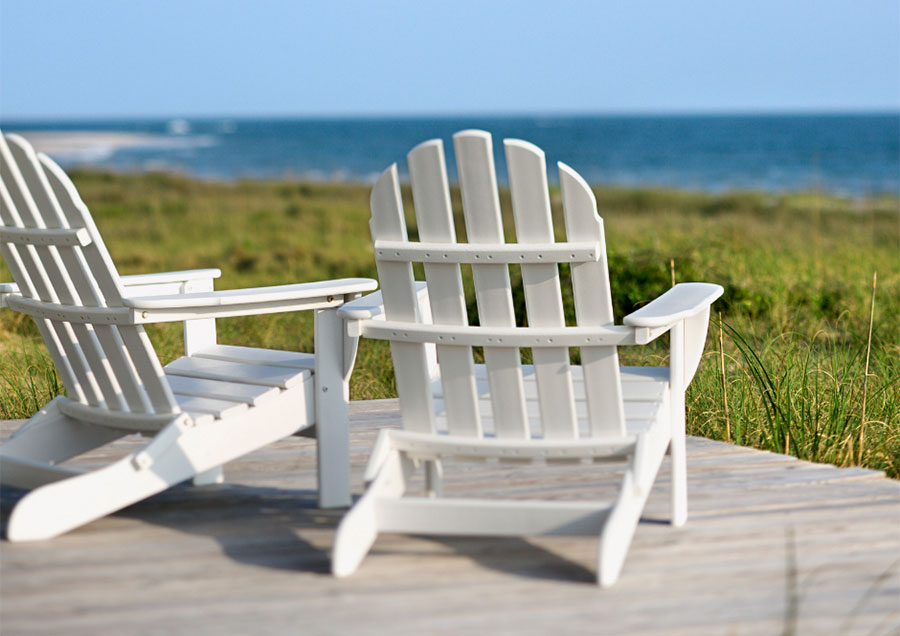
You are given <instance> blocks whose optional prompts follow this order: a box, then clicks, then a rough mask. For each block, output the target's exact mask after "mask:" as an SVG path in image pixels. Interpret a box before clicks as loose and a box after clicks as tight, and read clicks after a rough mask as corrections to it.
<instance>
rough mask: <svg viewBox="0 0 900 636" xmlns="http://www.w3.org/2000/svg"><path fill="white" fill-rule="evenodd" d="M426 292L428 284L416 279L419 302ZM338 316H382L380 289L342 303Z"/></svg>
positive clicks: (364, 318)
mask: <svg viewBox="0 0 900 636" xmlns="http://www.w3.org/2000/svg"><path fill="white" fill-rule="evenodd" d="M427 293H428V284H427V283H426V282H425V281H416V296H417V297H418V298H417V299H418V300H419V302H422V300H423V298H424V296H425V294H427ZM338 316H340V317H341V318H343V319H344V320H373V319H375V318H377V317H379V316H384V299H383V298H382V296H381V291H377V292H373V293H371V294H366V295H365V296H363V297H362V298H357V299H356V300H351V301H350V302H348V303H344V304H343V305H341V308H340V309H338Z"/></svg>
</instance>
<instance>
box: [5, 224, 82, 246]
mask: <svg viewBox="0 0 900 636" xmlns="http://www.w3.org/2000/svg"><path fill="white" fill-rule="evenodd" d="M0 242H8V243H16V244H18V245H29V244H31V245H53V246H55V247H75V246H80V247H84V246H85V245H89V244H90V242H91V235H90V233H89V232H88V231H87V230H86V229H84V228H78V229H74V230H70V229H48V230H29V229H24V228H12V227H8V228H2V229H0Z"/></svg>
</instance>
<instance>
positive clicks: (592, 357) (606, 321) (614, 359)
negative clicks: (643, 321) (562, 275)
mask: <svg viewBox="0 0 900 636" xmlns="http://www.w3.org/2000/svg"><path fill="white" fill-rule="evenodd" d="M559 180H560V187H561V189H562V199H563V211H564V214H565V223H566V234H567V235H568V238H569V239H570V240H572V239H576V238H577V239H578V240H586V239H587V240H594V241H596V242H597V243H598V244H599V245H600V246H601V247H600V251H599V253H598V258H597V261H596V262H593V263H577V264H573V265H572V290H573V295H574V298H575V318H576V321H577V323H578V326H580V327H590V326H597V327H603V326H610V325H612V324H613V311H612V294H611V292H610V288H609V270H608V269H607V264H606V240H605V237H604V234H603V220H602V219H601V218H600V217H599V215H598V214H597V201H596V199H595V198H594V193H593V192H592V191H591V189H590V187H589V186H588V184H587V183H585V182H584V179H582V178H581V177H580V176H579V175H578V173H576V172H575V171H574V170H572V169H571V168H569V167H568V166H567V165H565V164H563V163H560V164H559ZM581 366H582V370H583V373H584V383H585V389H586V395H587V401H588V413H589V419H590V423H591V432H592V434H594V435H604V434H607V435H624V434H625V410H624V406H623V404H622V389H621V381H620V378H619V355H618V352H617V351H616V348H615V347H583V348H582V349H581Z"/></svg>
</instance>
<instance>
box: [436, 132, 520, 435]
mask: <svg viewBox="0 0 900 636" xmlns="http://www.w3.org/2000/svg"><path fill="white" fill-rule="evenodd" d="M453 144H454V149H455V150H456V163H457V172H458V173H459V187H460V193H461V195H462V201H463V214H464V216H465V222H466V234H467V236H468V239H469V242H471V243H493V244H497V243H503V242H504V236H503V221H502V218H501V215H500V199H499V196H498V192H497V175H496V171H495V169H494V153H493V147H492V143H491V136H490V134H488V133H485V132H482V131H464V132H460V133H457V134H456V135H454V136H453ZM472 277H473V279H474V282H475V302H476V303H477V305H478V320H479V324H481V325H483V326H486V327H515V325H516V316H515V311H514V309H513V301H512V288H511V285H510V281H509V268H508V267H507V266H506V265H473V266H472ZM484 360H485V364H484V365H483V366H482V367H481V368H483V369H485V370H486V372H487V377H488V379H489V382H490V385H491V387H492V390H491V393H492V394H493V395H494V396H495V398H494V401H493V413H492V415H493V422H494V427H493V428H494V433H495V434H496V435H497V436H498V437H509V438H516V439H520V438H524V437H527V436H528V422H527V417H526V413H525V403H524V399H523V395H524V391H523V386H522V369H521V363H520V360H519V350H518V349H515V348H511V347H485V348H484ZM479 366H480V365H479ZM478 390H479V392H480V391H481V389H480V388H479V389H478Z"/></svg>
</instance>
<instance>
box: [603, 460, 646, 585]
mask: <svg viewBox="0 0 900 636" xmlns="http://www.w3.org/2000/svg"><path fill="white" fill-rule="evenodd" d="M646 500H647V494H646V492H642V491H639V490H638V489H637V488H636V485H635V481H634V477H633V476H632V473H631V472H630V471H629V472H627V473H625V478H624V480H623V482H622V489H621V490H620V491H619V497H618V499H617V500H616V503H615V505H614V506H613V509H612V512H611V513H610V515H609V517H608V518H607V520H606V523H605V524H604V526H603V532H602V533H601V535H600V548H599V551H598V553H597V583H598V584H599V585H600V586H601V587H609V586H611V585H612V584H614V583H615V582H616V581H617V580H618V579H619V573H620V572H621V571H622V566H623V565H624V564H625V556H626V555H627V554H628V546H630V545H631V539H632V537H633V536H634V531H635V529H636V528H637V524H638V521H639V520H640V518H641V511H642V510H643V509H644V502H645V501H646Z"/></svg>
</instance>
